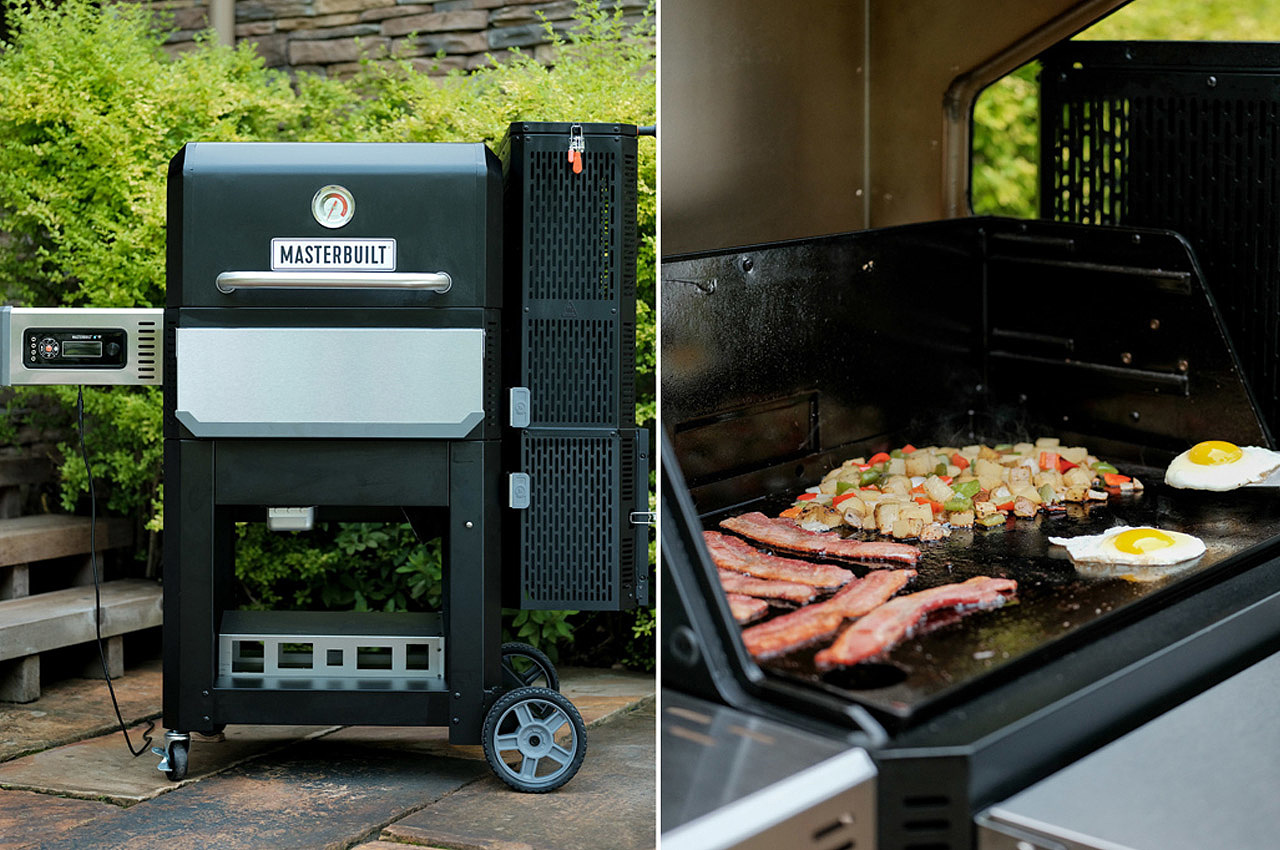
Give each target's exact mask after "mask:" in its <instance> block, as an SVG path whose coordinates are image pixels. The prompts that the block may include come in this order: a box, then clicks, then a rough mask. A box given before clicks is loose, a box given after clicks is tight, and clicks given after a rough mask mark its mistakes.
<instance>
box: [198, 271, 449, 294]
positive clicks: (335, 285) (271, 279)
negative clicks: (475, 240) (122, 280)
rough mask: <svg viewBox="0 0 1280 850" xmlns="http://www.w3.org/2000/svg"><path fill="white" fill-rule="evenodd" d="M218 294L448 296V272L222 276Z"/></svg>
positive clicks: (243, 273) (266, 272)
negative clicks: (410, 292) (409, 292)
mask: <svg viewBox="0 0 1280 850" xmlns="http://www.w3.org/2000/svg"><path fill="white" fill-rule="evenodd" d="M217 286H218V291H219V292H225V293H228V294H229V293H232V292H235V291H236V290H237V289H421V290H426V291H428V292H440V293H444V292H448V291H449V289H450V288H451V287H452V286H453V278H451V277H449V273H448V272H294V271H289V272H268V271H260V272H223V273H222V274H220V275H218V279H217Z"/></svg>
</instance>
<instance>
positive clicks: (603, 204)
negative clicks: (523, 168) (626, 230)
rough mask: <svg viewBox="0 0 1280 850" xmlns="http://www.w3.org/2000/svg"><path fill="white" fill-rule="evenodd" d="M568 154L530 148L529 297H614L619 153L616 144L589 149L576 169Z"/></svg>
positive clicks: (586, 298)
mask: <svg viewBox="0 0 1280 850" xmlns="http://www.w3.org/2000/svg"><path fill="white" fill-rule="evenodd" d="M565 154H566V152H565V151H564V150H546V151H534V152H532V153H531V154H530V160H529V176H530V182H531V184H532V188H534V190H535V191H533V192H532V193H531V194H530V196H529V219H528V226H529V234H528V238H527V240H526V245H527V246H528V257H529V261H528V262H529V297H530V298H571V299H576V300H587V301H608V300H609V299H611V298H613V297H614V291H615V289H616V287H617V280H616V276H617V274H618V265H619V264H618V263H617V262H616V257H615V256H614V246H613V238H612V228H613V227H615V226H616V225H615V219H616V217H617V210H618V203H617V182H618V161H617V160H618V157H617V155H616V153H615V152H614V151H611V150H606V151H595V152H593V151H591V150H588V151H587V152H586V153H584V154H583V169H582V173H581V174H574V173H573V170H572V169H571V168H570V167H569V166H568V163H567V159H566V155H565ZM632 173H633V174H634V173H635V169H634V167H633V168H632ZM632 192H633V194H634V189H633V190H632ZM634 207H635V204H634V200H633V202H632V208H633V209H634ZM633 226H634V225H633Z"/></svg>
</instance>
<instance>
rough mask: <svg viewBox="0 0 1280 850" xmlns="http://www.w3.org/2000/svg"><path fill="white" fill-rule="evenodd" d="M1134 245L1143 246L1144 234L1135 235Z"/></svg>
mask: <svg viewBox="0 0 1280 850" xmlns="http://www.w3.org/2000/svg"><path fill="white" fill-rule="evenodd" d="M1133 244H1134V245H1141V244H1142V234H1141V233H1135V234H1133Z"/></svg>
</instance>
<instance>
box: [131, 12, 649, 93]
mask: <svg viewBox="0 0 1280 850" xmlns="http://www.w3.org/2000/svg"><path fill="white" fill-rule="evenodd" d="M139 2H148V0H139ZM613 2H615V3H616V4H617V5H618V6H621V7H622V9H623V12H624V16H625V18H626V19H627V20H628V21H634V22H638V21H640V20H642V19H643V17H644V15H645V12H646V10H647V8H648V0H613ZM149 5H150V6H151V7H152V8H154V9H156V10H157V14H158V15H163V16H168V18H169V21H168V26H169V27H170V28H171V29H172V30H173V32H172V34H171V35H170V36H169V39H168V41H167V42H166V48H167V49H168V50H170V51H171V52H179V51H182V50H189V49H191V48H192V47H193V46H194V45H195V37H196V35H197V34H198V33H200V32H202V31H203V30H205V29H206V28H207V27H208V26H209V8H208V3H207V0H149ZM606 5H609V6H612V5H613V3H609V4H606ZM576 9H577V5H576V4H575V3H574V2H573V0H553V2H545V0H541V2H539V1H538V0H439V2H426V3H424V2H414V0H237V2H236V3H235V12H236V14H235V21H236V23H235V39H236V42H237V43H239V42H245V41H247V42H252V43H253V44H254V45H255V46H256V47H257V50H258V53H259V54H261V56H262V58H263V59H264V60H265V61H266V63H267V64H268V65H270V66H271V67H275V68H286V69H294V70H300V71H301V70H305V71H310V72H313V73H319V74H324V75H334V76H346V75H349V74H351V73H354V72H355V70H356V69H357V68H358V67H359V62H360V59H361V57H362V56H366V57H370V58H374V59H378V58H383V57H386V56H391V55H394V56H399V57H404V58H408V59H409V60H410V61H411V62H412V63H413V65H414V66H415V67H416V68H417V69H418V70H420V71H423V72H425V73H432V74H444V73H447V72H449V71H451V70H454V69H463V70H471V69H475V68H479V67H481V66H483V65H486V64H488V63H489V62H490V61H491V60H497V61H501V60H502V58H503V56H504V55H505V54H506V51H507V49H508V48H511V47H519V48H521V50H523V51H524V52H525V53H527V54H529V55H531V56H533V58H534V59H536V60H538V61H540V62H543V63H551V62H552V61H554V59H553V57H554V49H553V46H552V44H551V38H550V37H549V36H548V34H547V31H546V24H550V25H551V27H552V29H553V30H554V31H555V32H556V33H558V34H561V35H563V34H564V33H565V32H567V31H568V30H569V29H570V28H571V27H572V26H573V24H574V21H573V14H574V12H575V11H576ZM544 22H545V23H544Z"/></svg>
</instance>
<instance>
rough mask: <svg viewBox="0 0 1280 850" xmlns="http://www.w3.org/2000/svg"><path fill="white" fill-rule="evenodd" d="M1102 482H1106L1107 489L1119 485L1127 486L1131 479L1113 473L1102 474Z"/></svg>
mask: <svg viewBox="0 0 1280 850" xmlns="http://www.w3.org/2000/svg"><path fill="white" fill-rule="evenodd" d="M1102 480H1103V481H1104V482H1106V485H1107V486H1108V487H1119V486H1120V485H1121V484H1128V483H1129V482H1130V481H1132V480H1133V479H1132V478H1130V477H1129V476H1127V475H1117V474H1116V473H1114V472H1107V473H1104V474H1103V476H1102Z"/></svg>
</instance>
